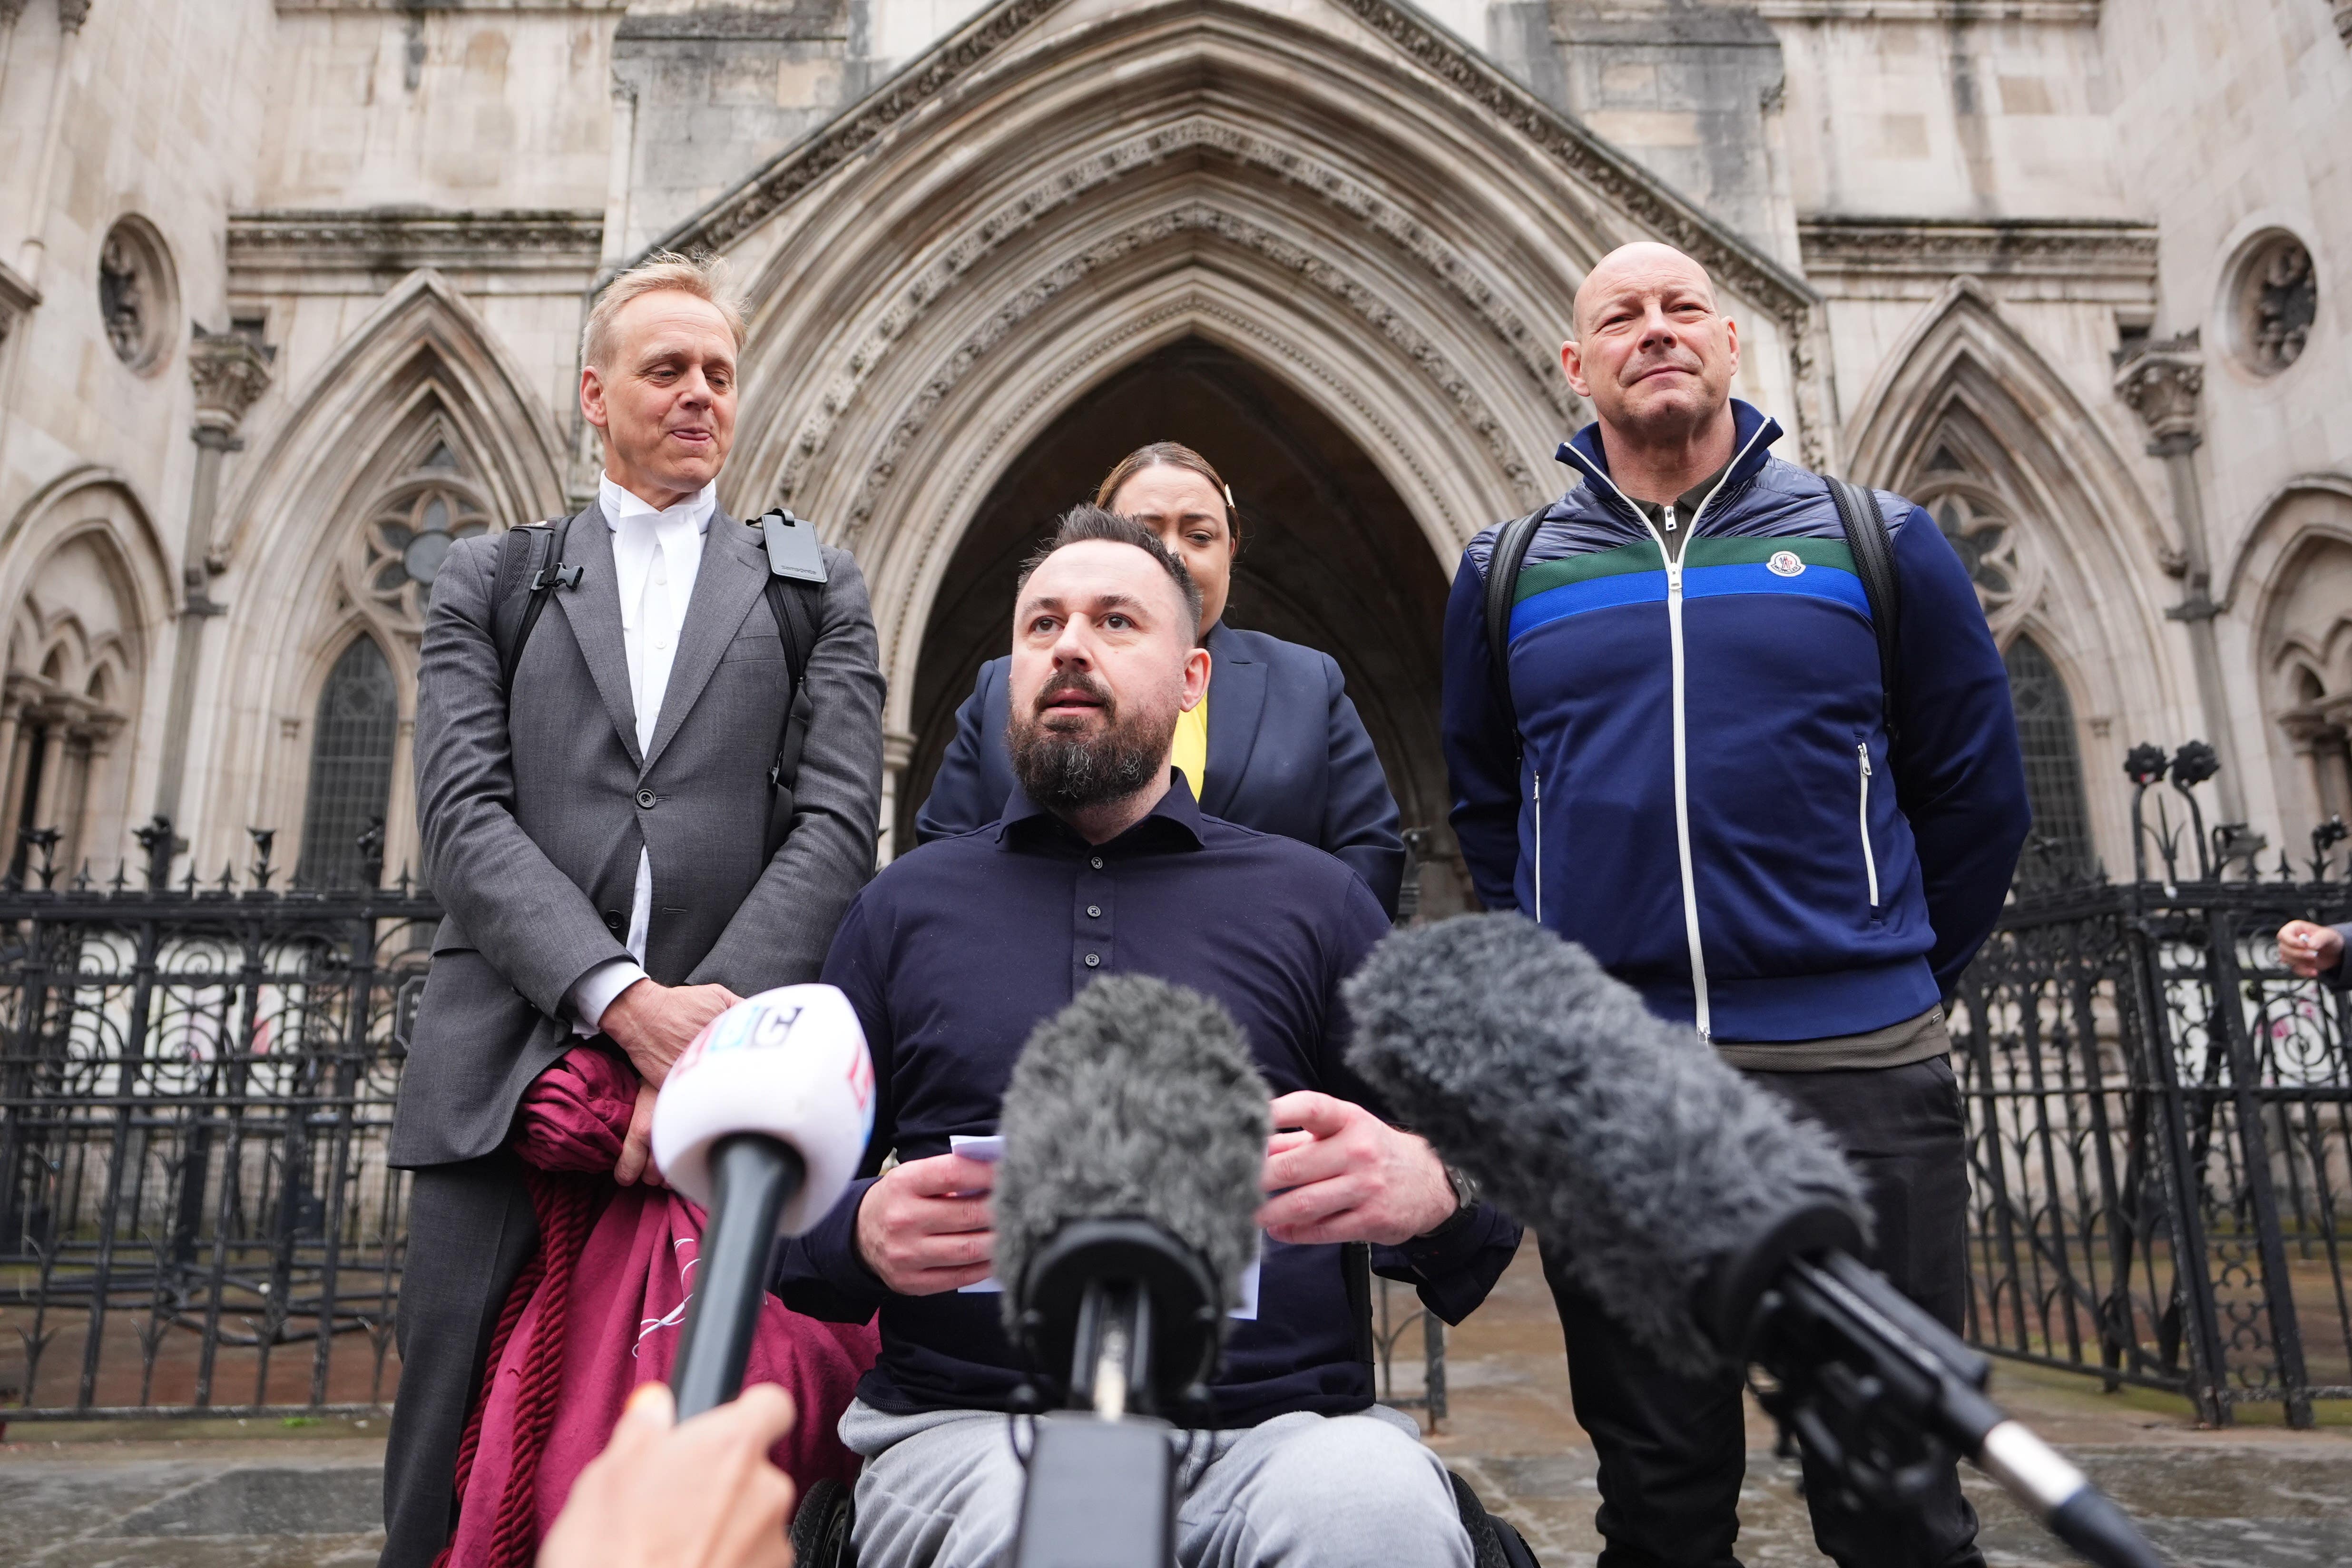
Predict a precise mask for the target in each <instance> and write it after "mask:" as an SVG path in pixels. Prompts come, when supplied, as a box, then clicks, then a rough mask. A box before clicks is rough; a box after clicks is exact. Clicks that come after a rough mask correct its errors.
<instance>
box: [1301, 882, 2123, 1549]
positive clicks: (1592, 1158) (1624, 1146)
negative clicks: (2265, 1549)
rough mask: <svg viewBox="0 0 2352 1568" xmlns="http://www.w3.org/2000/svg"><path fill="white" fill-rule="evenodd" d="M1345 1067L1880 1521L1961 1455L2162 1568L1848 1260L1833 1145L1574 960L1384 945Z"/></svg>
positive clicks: (1422, 933) (1979, 1374) (2091, 1536)
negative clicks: (1734, 1383) (1766, 1380)
mask: <svg viewBox="0 0 2352 1568" xmlns="http://www.w3.org/2000/svg"><path fill="white" fill-rule="evenodd" d="M1346 996H1347V1002H1348V1006H1349V1014H1350V1016H1351V1017H1352V1019H1353V1020H1354V1025H1355V1031H1356V1037H1355V1041H1354V1044H1353V1045H1352V1047H1350V1049H1349V1062H1350V1064H1351V1065H1352V1066H1354V1067H1355V1068H1356V1069H1357V1071H1359V1072H1360V1073H1361V1074H1362V1075H1363V1076H1364V1078H1365V1079H1366V1080H1367V1081H1369V1082H1370V1083H1371V1084H1372V1085H1373V1087H1374V1088H1376V1089H1379V1090H1381V1092H1382V1093H1383V1094H1384V1095H1385V1096H1386V1097H1387V1098H1388V1100H1389V1103H1390V1105H1391V1107H1392V1109H1393V1110H1395V1111H1396V1113H1397V1114H1398V1115H1399V1116H1401V1117H1402V1119H1403V1120H1404V1121H1406V1123H1407V1124H1408V1125H1410V1126H1411V1127H1412V1129H1413V1131H1416V1132H1419V1133H1420V1134H1421V1135H1422V1136H1423V1137H1425V1138H1427V1139H1428V1140H1429V1141H1430V1142H1431V1143H1432V1144H1433V1146H1434V1147H1435V1148H1436V1149H1437V1151H1438V1152H1439V1153H1440V1154H1442V1155H1443V1156H1444V1158H1445V1159H1446V1160H1447V1161H1448V1162H1450V1163H1453V1164H1454V1165H1456V1166H1458V1167H1460V1168H1461V1169H1463V1170H1464V1171H1465V1172H1467V1173H1469V1174H1470V1175H1471V1177H1472V1178H1473V1179H1475V1181H1476V1182H1477V1183H1478V1184H1479V1185H1480V1187H1481V1189H1482V1190H1483V1191H1484V1192H1485V1193H1486V1195H1487V1196H1489V1197H1490V1198H1492V1199H1493V1200H1494V1201H1495V1202H1496V1204H1498V1205H1500V1206H1501V1207H1503V1208H1504V1209H1506V1210H1507V1211H1509V1212H1510V1213H1511V1214H1513V1215H1516V1216H1517V1217H1518V1218H1519V1219H1520V1220H1521V1221H1523V1222H1525V1223H1526V1224H1528V1225H1529V1226H1533V1227H1534V1228H1535V1230H1536V1231H1537V1232H1538V1234H1539V1235H1541V1236H1542V1237H1544V1239H1545V1241H1546V1242H1547V1243H1548V1244H1549V1255H1550V1256H1552V1257H1554V1258H1557V1259H1558V1260H1559V1263H1560V1264H1561V1266H1563V1267H1564V1268H1566V1269H1567V1270H1568V1272H1569V1273H1570V1275H1571V1276H1572V1277H1573V1278H1574V1279H1575V1280H1576V1282H1577V1283H1578V1284H1579V1285H1580V1286H1581V1287H1582V1288H1583V1289H1584V1290H1585V1292H1586V1293H1587V1294H1588V1295H1590V1296H1591V1298H1592V1299H1593V1300H1595V1301H1597V1302H1598V1303H1600V1305H1601V1307H1602V1308H1603V1309H1604V1310H1607V1311H1608V1312H1609V1313H1610V1314H1611V1315H1612V1317H1614V1318H1616V1319H1617V1321H1620V1322H1621V1323H1622V1324H1623V1325H1624V1326H1625V1327H1626V1329H1627V1330H1628V1331H1630V1332H1631V1333H1632V1334H1633V1337H1634V1338H1635V1339H1636V1340H1638V1341H1640V1342H1642V1343H1643V1345H1644V1346H1645V1347H1647V1348H1648V1349H1649V1350H1650V1351H1651V1352H1654V1354H1655V1355H1656V1356H1657V1357H1658V1359H1659V1360H1660V1361H1661V1362H1663V1363H1665V1364H1666V1365H1668V1366H1670V1367H1673V1368H1675V1369H1676V1370H1678V1371H1681V1372H1684V1373H1690V1374H1694V1375H1696V1374H1702V1373H1707V1372H1709V1371H1718V1370H1721V1369H1724V1368H1726V1367H1735V1366H1736V1367H1744V1366H1748V1365H1755V1366H1759V1367H1761V1368H1763V1369H1764V1370H1765V1371H1766V1372H1767V1373H1770V1374H1771V1377H1772V1379H1773V1384H1774V1386H1772V1387H1771V1388H1769V1389H1768V1390H1763V1391H1760V1392H1759V1397H1760V1398H1761V1399H1762V1401H1763V1403H1764V1405H1765V1407H1766V1409H1767V1410H1768V1411H1769V1412H1770V1414H1771V1415H1773V1416H1774V1418H1775V1419H1776V1420H1778V1421H1779V1422H1780V1426H1781V1428H1782V1431H1783V1433H1784V1434H1787V1433H1794V1434H1795V1435H1796V1436H1798V1437H1801V1439H1803V1441H1804V1443H1805V1446H1806V1448H1807V1450H1808V1452H1809V1453H1810V1454H1811V1456H1812V1457H1813V1458H1814V1459H1815V1460H1816V1461H1818V1462H1821V1463H1823V1464H1825V1465H1826V1466H1827V1467H1828V1468H1830V1469H1831V1470H1832V1471H1833V1472H1834V1473H1835V1474H1836V1475H1837V1476H1838V1477H1839V1479H1840V1480H1841V1481H1842V1482H1843V1485H1844V1486H1845V1488H1846V1489H1847V1490H1849V1491H1850V1492H1852V1493H1853V1495H1854V1496H1855V1497H1856V1498H1858V1499H1859V1500H1863V1501H1864V1502H1867V1503H1870V1504H1872V1505H1874V1506H1877V1507H1880V1508H1885V1509H1890V1510H1903V1509H1906V1508H1908V1507H1910V1506H1912V1505H1913V1504H1914V1503H1915V1502H1916V1500H1917V1498H1918V1497H1919V1495H1920V1493H1921V1491H1922V1489H1924V1488H1926V1487H1927V1486H1928V1485H1930V1484H1932V1483H1933V1481H1934V1479H1935V1478H1936V1477H1937V1475H1938V1474H1939V1473H1940V1471H1941V1468H1942V1467H1943V1466H1944V1465H1947V1464H1948V1463H1949V1458H1948V1455H1949V1454H1950V1453H1953V1452H1957V1453H1958V1454H1960V1455H1963V1456H1965V1457H1966V1458H1968V1459H1969V1461H1970V1462H1971V1463H1973V1464H1975V1465H1977V1466H1978V1467H1979V1468H1981V1469H1983V1470H1984V1471H1985V1472H1986V1473H1987V1474H1989V1475H1990V1476H1991V1477H1992V1478H1993V1479H1996V1480H1998V1481H2000V1483H2001V1484H2002V1485H2003V1486H2005V1487H2007V1488H2008V1489H2009V1490H2010V1491H2011V1493H2012V1494H2013V1495H2015V1496H2016V1497H2017V1498H2018V1499H2019V1500H2020V1501H2021V1502H2022V1503H2024V1504H2025V1505H2026V1506H2027V1507H2028V1508H2030V1509H2032V1510H2033V1511H2034V1513H2035V1514H2036V1515H2037V1516H2038V1517H2039V1518H2040V1519H2041V1520H2042V1522H2043V1523H2044V1524H2046V1525H2047V1526H2049V1528H2050V1529H2051V1530H2052V1531H2053V1532H2054V1533H2056V1534H2057V1535H2058V1536H2059V1537H2060V1538H2061V1539H2063V1540H2064V1541H2065V1542H2067V1543H2068V1544H2069V1545H2071V1546H2073V1547H2074V1549H2075V1550H2076V1551H2077V1552H2081V1553H2082V1554H2083V1555H2084V1557H2086V1558H2088V1559H2089V1560H2090V1561H2092V1562H2093V1563H2100V1564H2104V1565H2108V1568H2158V1564H2159V1563H2160V1560H2159V1559H2158V1557H2157V1556H2156V1554H2155V1552H2153V1550H2152V1549H2150V1548H2149V1546H2148V1545H2147V1542H2146V1541H2145V1540H2144V1539H2143V1538H2142V1537H2141V1536H2140V1534H2139V1532H2138V1531H2137V1530H2136V1529H2135V1528H2134V1527H2133V1526H2132V1524H2131V1522H2130V1521H2128V1520H2126V1518H2125V1517H2124V1515H2123V1513H2122V1511H2121V1510H2118V1509H2117V1508H2116V1506H2115V1504H2114V1503H2113V1502H2111V1501H2109V1500H2107V1499H2106V1498H2105V1497H2104V1496H2102V1495H2101V1494H2100V1493H2099V1492H2098V1491H2097V1490H2096V1489H2095V1488H2093V1487H2092V1486H2091V1484H2090V1483H2089V1482H2088V1481H2087V1480H2086V1479H2084V1477H2083V1475H2082V1473H2081V1472H2080V1471H2079V1470H2077V1469H2075V1468H2074V1466H2073V1465H2071V1464H2069V1463H2068V1462H2067V1461H2066V1460H2065V1459H2064V1458H2061V1457H2060V1456H2059V1455H2058V1454H2057V1453H2056V1452H2055V1451H2054V1450H2053V1449H2052V1448H2050V1447H2049V1446H2048V1445H2047V1444H2045V1443H2043V1442H2042V1440H2041V1439H2040V1438H2039V1437H2037V1436H2034V1435H2033V1434H2032V1432H2030V1431H2028V1430H2027V1429H2026V1428H2025V1427H2024V1426H2021V1425H2019V1424H2018V1423H2017V1422H2015V1421H2012V1420H2011V1419H2009V1417H2007V1416H2006V1415H2003V1414H2002V1413H2001V1411H2000V1409H1999V1408H1998V1407H1997V1406H1995V1405H1993V1404H1992V1403H1991V1402H1990V1400H1988V1399H1987V1398H1986V1397H1985V1395H1984V1388H1985V1385H1986V1384H1987V1382H1988V1380H1989V1378H1990V1365H1989V1363H1987V1362H1986V1361H1985V1359H1984V1358H1983V1357H1982V1356H1981V1355H1979V1354H1978V1353H1977V1352H1974V1351H1972V1350H1970V1349H1969V1347H1968V1346H1967V1345H1966V1344H1965V1343H1964V1342H1961V1341H1960V1340H1959V1339H1958V1336H1956V1335H1954V1334H1953V1333H1952V1332H1951V1331H1949V1330H1948V1329H1946V1328H1945V1327H1944V1326H1943V1325H1942V1324H1941V1323H1939V1322H1937V1321H1936V1320H1935V1319H1933V1318H1932V1317H1930V1316H1928V1314H1927V1312H1925V1311H1923V1310H1921V1309H1920V1308H1919V1307H1918V1306H1916V1304H1915V1303H1913V1302H1912V1301H1911V1300H1909V1299H1908V1298H1906V1297H1905V1296H1904V1295H1903V1294H1902V1293H1901V1292H1899V1291H1897V1290H1896V1289H1895V1288H1894V1287H1893V1286H1892V1285H1891V1284H1889V1283H1888V1282H1887V1280H1886V1279H1885V1276H1883V1275H1881V1274H1879V1273H1878V1272H1876V1271H1875V1270H1874V1269H1871V1268H1866V1267H1864V1265H1863V1264H1861V1263H1860V1262H1858V1261H1856V1259H1855V1258H1854V1256H1853V1254H1855V1253H1857V1252H1860V1251H1862V1250H1864V1247H1866V1244H1867V1238H1868V1224H1869V1222H1868V1213H1869V1211H1868V1208H1867V1206H1866V1205H1865V1203H1864V1195H1863V1191H1862V1187H1861V1184H1860V1183H1859V1181H1858V1180H1857V1179H1856V1178H1855V1176H1854V1174H1853V1170H1852V1169H1851V1168H1850V1167H1849V1166H1848V1165H1847V1163H1846V1162H1845V1160H1844V1157H1843V1155H1842V1154H1841V1153H1840V1152H1839V1151H1838V1148H1837V1146H1836V1144H1835V1143H1834V1142H1832V1140H1831V1138H1830V1136H1829V1134H1828V1133H1826V1132H1825V1131H1822V1130H1821V1129H1820V1128H1819V1127H1817V1126H1815V1125H1813V1124H1811V1123H1810V1122H1804V1121H1798V1120H1797V1119H1796V1117H1795V1116H1794V1115H1793V1114H1792V1113H1791V1112H1790V1110H1789V1109H1788V1108H1787V1107H1786V1106H1785V1105H1784V1104H1783V1103H1782V1102H1781V1101H1780V1100H1779V1099H1777V1098H1776V1097H1774V1096H1773V1095H1771V1094H1769V1093H1768V1092H1767V1091H1765V1090H1764V1089H1760V1088H1759V1087H1757V1086H1756V1085H1754V1084H1752V1083H1749V1082H1748V1080H1747V1079H1745V1078H1743V1077H1742V1076H1741V1075H1740V1074H1739V1073H1738V1071H1736V1070H1735V1069H1733V1068H1730V1067H1729V1066H1727V1065H1726V1064H1725V1063H1724V1061H1723V1060H1722V1059H1721V1058H1719V1057H1717V1055H1716V1054H1715V1052H1714V1051H1713V1050H1712V1049H1710V1048H1709V1047H1707V1046H1706V1043H1705V1042H1704V1041H1702V1040H1701V1039H1700V1038H1699V1037H1698V1036H1697V1035H1696V1033H1694V1032H1693V1031H1691V1030H1690V1029H1687V1028H1683V1027H1676V1026H1671V1025H1668V1024H1666V1023H1664V1022H1663V1021H1662V1020H1660V1019H1658V1018H1656V1017H1654V1016H1652V1015H1651V1014H1650V1012H1649V1010H1648V1009H1647V1008H1646V1007H1644V1006H1643V1004H1642V999H1641V997H1640V996H1639V995H1638V994H1635V993H1634V992H1633V989H1632V988H1631V987H1629V986H1626V985H1624V984H1620V983H1619V982H1617V981H1615V980H1612V979H1611V978H1610V977H1609V975H1608V974H1607V973H1604V972H1603V971H1602V970H1601V966H1600V965H1599V964H1597V963H1594V962H1593V960H1592V958H1591V955H1590V954H1588V953H1587V952H1585V951H1584V950H1583V949H1582V948H1580V947H1578V946H1577V945H1576V944H1574V943H1573V942H1563V941H1561V940H1560V939H1559V937H1557V936H1554V935H1553V934H1552V933H1551V932H1549V931H1544V930H1543V929H1541V928H1540V927H1538V926H1537V925H1535V924H1534V923H1533V922H1531V921H1528V920H1526V919H1524V918H1522V917H1520V916H1518V915H1515V914H1496V915H1465V916H1462V917H1459V918H1456V919H1454V920H1450V921H1441V922H1439V923H1437V924H1434V925H1430V926H1424V927H1422V928H1420V929H1418V930H1414V931H1401V932H1398V933H1396V934H1394V935H1392V936H1391V937H1389V938H1387V939H1386V940H1385V941H1383V942H1381V945H1380V946H1379V947H1378V948H1376V949H1375V950H1374V951H1373V952H1372V955H1371V957H1370V959H1369V960H1367V961H1366V963H1365V964H1364V966H1363V968H1362V969H1361V970H1360V972H1359V973H1357V974H1356V976H1355V977H1354V978H1353V979H1352V980H1350V981H1349V983H1348V985H1347V987H1346Z"/></svg>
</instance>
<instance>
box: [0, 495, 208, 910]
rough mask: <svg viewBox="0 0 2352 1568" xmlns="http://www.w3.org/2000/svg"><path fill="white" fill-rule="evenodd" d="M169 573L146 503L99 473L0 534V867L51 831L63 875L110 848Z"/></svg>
mask: <svg viewBox="0 0 2352 1568" xmlns="http://www.w3.org/2000/svg"><path fill="white" fill-rule="evenodd" d="M170 583H171V574H170V569H169V567H168V565H167V564H166V559H165V557H164V554H163V549H162V547H161V543H160V542H159V541H158V539H157V537H156V535H155V531H154V525H153V523H152V521H151V519H150V517H149V514H148V510H147V508H146V506H145V505H144V503H143V502H142V501H141V500H140V499H139V497H138V495H137V493H136V492H135V491H134V490H133V489H132V488H131V483H130V481H129V480H128V479H125V478H124V477H123V476H122V475H121V474H119V473H116V472H114V471H113V470H111V469H105V468H79V469H74V470H70V471H68V473H66V474H64V475H62V476H60V477H59V478H58V479H55V480H53V481H52V482H51V483H49V484H48V485H47V486H44V487H43V488H42V489H40V490H38V491H37V492H36V493H35V494H34V496H33V497H32V499H31V500H28V501H26V503H25V505H24V506H23V507H21V508H19V509H18V510H17V512H16V516H15V517H13V518H12V519H10V520H9V522H8V524H7V527H6V530H5V537H0V614H5V617H6V619H5V627H6V658H5V684H0V864H4V865H5V866H6V867H7V868H10V869H12V870H17V871H21V870H22V869H23V868H24V865H25V857H24V856H23V854H22V853H21V849H22V845H21V841H20V837H19V836H20V834H22V833H24V832H27V831H36V832H37V831H47V830H54V831H55V833H56V834H57V839H56V842H55V846H54V848H53V850H52V856H53V859H54V863H55V864H56V865H57V867H58V868H59V870H60V872H61V873H63V874H68V875H70V874H71V873H72V872H73V871H74V870H75V869H77V868H79V866H80V865H81V863H82V862H83V861H84V860H85V859H88V860H90V861H91V862H92V864H93V869H94V870H97V869H101V868H106V866H107V863H108V862H110V860H111V859H112V858H114V857H115V856H116V855H117V854H119V853H120V850H121V844H122V841H123V834H124V830H125V828H126V827H127V826H128V825H129V823H130V822H131V818H132V816H133V812H132V807H131V800H132V798H133V791H134V788H135V786H136V785H137V783H138V772H139V768H140V765H141V763H142V757H141V754H140V752H139V749H138V747H139V742H141V740H142V724H141V720H142V715H143V710H144V708H145V707H146V705H147V704H148V702H149V701H150V700H152V698H153V697H155V696H156V695H157V694H158V693H159V692H160V690H161V689H162V684H163V682H162V680H161V679H160V677H161V676H162V675H163V671H161V670H158V669H157V668H155V664H156V654H157V652H158V651H159V648H160V646H161V643H162V637H161V635H160V634H161V633H162V630H163V626H165V624H166V623H168V622H169V620H170V619H171V616H172V608H173V595H172V591H171V586H170Z"/></svg>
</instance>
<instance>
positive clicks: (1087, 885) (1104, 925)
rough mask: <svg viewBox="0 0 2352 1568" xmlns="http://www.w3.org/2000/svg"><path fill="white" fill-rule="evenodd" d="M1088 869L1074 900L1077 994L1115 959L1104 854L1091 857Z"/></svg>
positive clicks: (1073, 983) (1072, 975)
mask: <svg viewBox="0 0 2352 1568" xmlns="http://www.w3.org/2000/svg"><path fill="white" fill-rule="evenodd" d="M1073 891H1074V892H1075V893H1076V898H1075V899H1074V900H1073V902H1075V903H1076V906H1077V907H1076V910H1074V911H1073V917H1074V918H1073V919H1072V920H1071V921H1070V929H1071V931H1074V932H1075V933H1076V942H1073V943H1072V944H1071V947H1070V959H1071V963H1070V994H1072V995H1076V994H1077V993H1079V992H1080V991H1083V990H1085V989H1086V987H1087V982H1088V981H1090V980H1092V979H1093V978H1094V977H1095V976H1097V974H1100V973H1103V971H1104V969H1105V968H1106V966H1108V964H1109V963H1110V960H1111V945H1110V942H1111V879H1110V877H1109V875H1108V873H1107V872H1106V871H1105V870H1104V869H1103V858H1102V857H1101V856H1099V855H1091V856H1088V857H1087V869H1086V870H1084V871H1081V872H1079V873H1078V883H1077V887H1076V889H1073Z"/></svg>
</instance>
